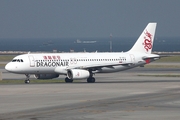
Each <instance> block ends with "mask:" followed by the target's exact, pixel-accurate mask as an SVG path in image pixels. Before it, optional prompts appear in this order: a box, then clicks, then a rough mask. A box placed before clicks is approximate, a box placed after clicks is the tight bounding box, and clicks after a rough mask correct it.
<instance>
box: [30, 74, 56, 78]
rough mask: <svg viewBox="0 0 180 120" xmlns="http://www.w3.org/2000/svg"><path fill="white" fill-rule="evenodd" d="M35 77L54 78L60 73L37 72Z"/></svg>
mask: <svg viewBox="0 0 180 120" xmlns="http://www.w3.org/2000/svg"><path fill="white" fill-rule="evenodd" d="M34 77H35V78H36V79H53V78H58V77H59V74H35V75H34Z"/></svg>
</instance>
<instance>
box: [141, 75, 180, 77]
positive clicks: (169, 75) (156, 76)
mask: <svg viewBox="0 0 180 120" xmlns="http://www.w3.org/2000/svg"><path fill="white" fill-rule="evenodd" d="M138 76H147V77H180V75H138Z"/></svg>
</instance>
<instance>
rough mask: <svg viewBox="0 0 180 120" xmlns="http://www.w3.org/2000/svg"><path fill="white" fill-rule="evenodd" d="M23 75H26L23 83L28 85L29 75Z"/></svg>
mask: <svg viewBox="0 0 180 120" xmlns="http://www.w3.org/2000/svg"><path fill="white" fill-rule="evenodd" d="M25 75H26V80H25V81H24V83H26V84H29V83H30V80H29V77H30V75H29V74H25Z"/></svg>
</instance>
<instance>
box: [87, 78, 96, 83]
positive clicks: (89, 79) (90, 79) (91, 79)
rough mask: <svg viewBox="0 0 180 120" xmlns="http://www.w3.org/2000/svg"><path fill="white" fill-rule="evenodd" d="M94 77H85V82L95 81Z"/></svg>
mask: <svg viewBox="0 0 180 120" xmlns="http://www.w3.org/2000/svg"><path fill="white" fill-rule="evenodd" d="M95 81H96V80H95V78H94V77H89V78H88V79H87V82H88V83H95Z"/></svg>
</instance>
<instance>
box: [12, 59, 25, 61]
mask: <svg viewBox="0 0 180 120" xmlns="http://www.w3.org/2000/svg"><path fill="white" fill-rule="evenodd" d="M12 62H24V61H23V60H22V59H13V60H12Z"/></svg>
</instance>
